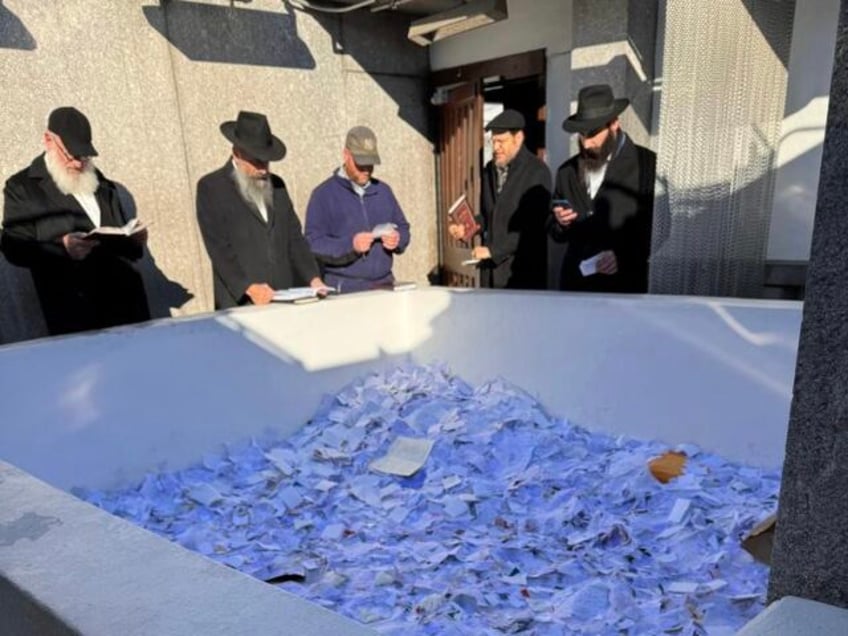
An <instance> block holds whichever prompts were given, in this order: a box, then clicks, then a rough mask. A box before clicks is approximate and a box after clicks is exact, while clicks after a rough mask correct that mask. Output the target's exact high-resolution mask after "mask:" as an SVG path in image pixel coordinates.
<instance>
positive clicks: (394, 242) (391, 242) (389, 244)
mask: <svg viewBox="0 0 848 636" xmlns="http://www.w3.org/2000/svg"><path fill="white" fill-rule="evenodd" d="M398 245H400V233H399V232H398V231H397V230H392V231H391V232H389V233H388V234H385V235H384V236H383V247H385V248H386V249H387V250H389V251H390V252H391V251H392V250H394V249H396V248H397V246H398Z"/></svg>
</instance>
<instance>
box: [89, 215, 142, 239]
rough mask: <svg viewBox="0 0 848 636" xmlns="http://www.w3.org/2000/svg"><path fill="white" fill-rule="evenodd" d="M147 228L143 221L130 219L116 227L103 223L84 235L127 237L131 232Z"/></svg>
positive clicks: (92, 236) (92, 237) (95, 237)
mask: <svg viewBox="0 0 848 636" xmlns="http://www.w3.org/2000/svg"><path fill="white" fill-rule="evenodd" d="M146 229H147V224H146V223H145V222H144V221H141V220H139V219H137V218H136V219H130V220H129V221H127V222H126V223H125V224H124V225H121V226H118V227H112V226H110V225H104V226H102V227H96V228H94V229H93V230H91V232H89V233H88V234H86V235H85V238H90V239H101V238H105V237H112V236H117V237H127V236H132V235H133V234H138V233H139V232H143V231H144V230H146Z"/></svg>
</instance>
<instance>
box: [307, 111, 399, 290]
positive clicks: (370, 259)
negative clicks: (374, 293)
mask: <svg viewBox="0 0 848 636" xmlns="http://www.w3.org/2000/svg"><path fill="white" fill-rule="evenodd" d="M379 164H380V153H379V151H378V150H377V136H376V135H375V134H374V131H373V130H371V129H370V128H368V127H366V126H354V127H353V128H351V129H350V130H349V131H348V132H347V136H346V137H345V145H344V150H343V151H342V165H341V167H339V168H338V169H337V170H336V171H335V172H334V173H333V175H332V176H331V177H330V178H329V179H327V180H326V181H324V182H323V183H321V184H320V185H319V186H318V187H317V188H315V190H314V191H313V192H312V196H311V197H310V199H309V205H308V207H307V208H306V224H305V228H304V230H305V232H306V239H307V240H308V241H309V245H310V247H311V248H312V252H313V253H314V254H315V256H316V257H317V259H318V262H319V263H321V265H322V267H323V268H324V280H325V281H326V282H327V284H328V285H330V286H332V287H335V288H337V289H338V290H339V291H340V292H341V293H345V292H353V291H365V290H368V289H376V288H380V287H391V286H392V284H393V283H394V276H393V275H392V264H393V262H394V255H395V254H400V253H402V252H403V251H404V250H405V249H406V247H407V245H409V223H408V222H407V220H406V217H405V216H404V214H403V210H401V208H400V205H399V204H398V202H397V199H395V195H394V193H392V189H391V188H390V187H389V186H388V184H386V183H385V182H383V181H380V180H378V179H375V178H374V176H373V173H374V166H376V165H379Z"/></svg>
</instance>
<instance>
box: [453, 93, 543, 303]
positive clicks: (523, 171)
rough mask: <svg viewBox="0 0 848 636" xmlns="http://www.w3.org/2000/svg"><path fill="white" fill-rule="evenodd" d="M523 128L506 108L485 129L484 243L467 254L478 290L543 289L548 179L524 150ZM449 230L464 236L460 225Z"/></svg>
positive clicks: (520, 117)
mask: <svg viewBox="0 0 848 636" xmlns="http://www.w3.org/2000/svg"><path fill="white" fill-rule="evenodd" d="M524 124H525V122H524V116H523V115H522V114H521V113H519V112H518V111H515V110H505V111H503V112H502V113H501V114H500V115H498V116H497V117H495V118H494V119H493V120H492V121H491V122H490V123H489V125H488V126H486V130H487V131H491V132H492V160H491V161H489V163H487V164H486V167H485V169H484V170H483V183H482V193H481V201H480V211H481V218H480V222H481V225H482V231H483V245H481V246H479V247H475V248H474V250H473V251H472V257H473V258H476V259H480V264H479V267H480V282H481V285H482V286H483V287H493V288H510V289H544V288H545V283H546V267H547V250H546V247H547V236H546V234H545V220H546V218H547V215H548V213H549V209H550V208H549V206H550V197H551V175H550V171H549V170H548V167H547V166H546V165H545V164H544V162H543V161H542V160H540V159H538V158H537V157H536V156H535V155H533V153H531V152H530V151H529V150H527V148H526V147H525V146H524ZM448 231H449V232H450V233H451V235H452V236H453V237H454V238H461V237H462V235H463V234H464V229H463V228H462V226H454V225H451V226H449V227H448Z"/></svg>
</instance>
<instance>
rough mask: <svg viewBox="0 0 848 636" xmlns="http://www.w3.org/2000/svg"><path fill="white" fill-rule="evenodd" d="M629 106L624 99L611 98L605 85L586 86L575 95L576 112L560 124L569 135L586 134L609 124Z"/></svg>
mask: <svg viewBox="0 0 848 636" xmlns="http://www.w3.org/2000/svg"><path fill="white" fill-rule="evenodd" d="M629 105H630V100H629V99H627V98H626V97H622V98H619V99H616V98H615V97H613V94H612V89H611V88H610V87H609V85H607V84H595V85H593V86H586V87H584V88H581V89H580V93H579V94H578V95H577V112H576V113H574V114H573V115H572V116H571V117H569V118H568V119H566V120H565V121H564V122H562V127H563V129H564V130H565V131H566V132H570V133H588V132H591V131H593V130H597V129H598V128H601V127H603V126H605V125H606V124H608V123H609V122H611V121H612V120H613V119H615V118H616V117H618V116H619V114H621V112H622V111H623V110H624V109H625V108H627V107H628V106H629Z"/></svg>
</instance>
